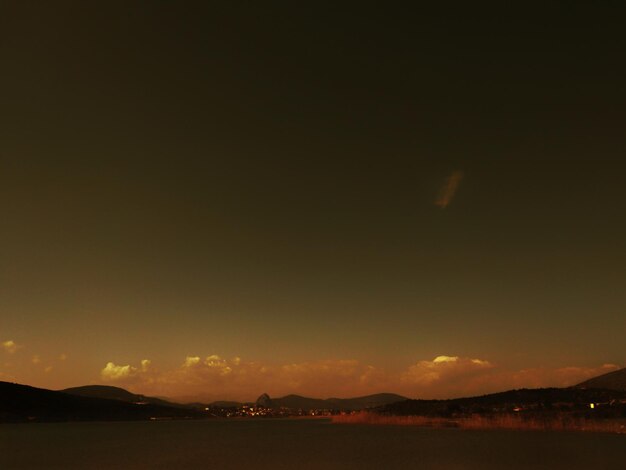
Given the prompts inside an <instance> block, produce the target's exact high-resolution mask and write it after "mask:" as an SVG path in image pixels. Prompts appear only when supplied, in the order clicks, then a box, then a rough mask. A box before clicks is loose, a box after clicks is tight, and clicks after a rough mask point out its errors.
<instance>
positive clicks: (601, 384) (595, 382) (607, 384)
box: [576, 367, 626, 390]
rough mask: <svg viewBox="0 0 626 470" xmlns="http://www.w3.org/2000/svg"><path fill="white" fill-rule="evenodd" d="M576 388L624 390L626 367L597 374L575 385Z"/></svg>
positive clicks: (625, 387)
mask: <svg viewBox="0 0 626 470" xmlns="http://www.w3.org/2000/svg"><path fill="white" fill-rule="evenodd" d="M576 387H577V388H603V389H607V390H626V367H624V368H623V369H620V370H616V371H613V372H609V373H607V374H603V375H599V376H597V377H594V378H592V379H589V380H585V381H584V382H581V383H579V384H578V385H576Z"/></svg>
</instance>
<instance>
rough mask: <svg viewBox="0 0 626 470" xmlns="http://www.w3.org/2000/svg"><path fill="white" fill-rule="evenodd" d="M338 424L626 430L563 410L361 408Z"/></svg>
mask: <svg viewBox="0 0 626 470" xmlns="http://www.w3.org/2000/svg"><path fill="white" fill-rule="evenodd" d="M332 422H333V423H339V424H387V425H399V426H421V427H433V428H449V427H455V428H461V429H516V430H528V431H591V432H612V433H622V434H626V420H623V419H602V420H600V419H599V420H595V419H594V420H591V419H585V418H575V417H572V416H568V415H567V414H561V415H556V416H549V417H546V416H538V415H533V416H524V415H520V414H509V413H506V414H497V415H492V416H482V415H472V416H467V417H461V418H438V417H427V416H388V415H380V414H376V413H368V412H361V413H356V414H351V415H337V416H333V417H332Z"/></svg>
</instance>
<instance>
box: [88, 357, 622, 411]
mask: <svg viewBox="0 0 626 470" xmlns="http://www.w3.org/2000/svg"><path fill="white" fill-rule="evenodd" d="M618 368H619V367H618V366H616V365H613V364H605V365H603V366H600V367H595V368H594V367H588V368H585V367H562V368H556V369H551V368H531V369H523V370H507V369H505V368H503V367H501V366H497V365H494V364H493V363H491V362H490V361H488V360H486V359H479V358H470V357H459V356H447V355H440V356H437V357H435V358H434V359H431V360H421V361H418V362H416V363H414V364H412V365H410V366H408V367H407V368H405V369H404V370H401V371H399V372H390V371H387V370H384V369H383V368H380V367H375V366H372V365H369V364H364V363H362V362H360V361H357V360H354V359H326V360H317V361H306V362H298V363H288V364H279V365H276V364H262V363H260V362H254V361H246V360H243V359H241V358H240V357H234V358H232V359H225V358H222V357H220V356H218V355H216V354H211V355H209V356H205V357H201V356H188V357H186V358H185V359H184V360H183V361H182V362H181V364H180V365H179V366H178V367H176V368H174V369H170V370H164V371H161V370H158V369H156V368H154V367H153V366H152V364H151V361H150V360H148V359H144V360H142V361H141V362H140V363H139V364H138V365H137V366H133V365H130V364H127V365H116V364H115V363H113V362H108V363H107V364H106V366H105V367H104V368H103V369H102V370H101V372H100V376H101V378H102V380H104V381H105V382H109V383H117V384H119V385H122V386H130V387H132V388H133V390H134V391H136V392H138V393H143V394H146V395H160V396H161V395H162V396H169V397H179V398H183V397H184V398H185V399H201V400H217V399H229V400H253V399H255V398H256V397H257V396H258V395H260V394H261V393H263V392H267V393H269V394H270V396H282V395H286V394H289V393H296V394H303V395H308V396H316V397H332V396H335V397H347V396H358V395H367V394H371V393H377V392H383V391H390V392H396V393H400V394H403V395H406V396H408V397H414V398H445V397H455V396H468V395H474V394H483V393H490V392H496V391H502V390H507V389H512V388H522V387H547V386H569V385H574V384H576V383H578V382H581V381H583V380H585V379H587V378H590V377H593V376H596V375H600V374H603V373H606V372H610V371H612V370H616V369H618Z"/></svg>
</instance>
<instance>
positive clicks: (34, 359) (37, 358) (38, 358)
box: [31, 354, 41, 364]
mask: <svg viewBox="0 0 626 470" xmlns="http://www.w3.org/2000/svg"><path fill="white" fill-rule="evenodd" d="M31 362H32V363H33V364H39V363H40V362H41V358H40V357H39V355H37V354H35V355H34V356H33V358H32V359H31Z"/></svg>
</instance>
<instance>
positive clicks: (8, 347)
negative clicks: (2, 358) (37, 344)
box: [2, 339, 21, 354]
mask: <svg viewBox="0 0 626 470" xmlns="http://www.w3.org/2000/svg"><path fill="white" fill-rule="evenodd" d="M20 347H21V346H19V345H18V344H17V343H16V342H15V341H13V340H11V339H9V340H7V341H4V342H3V343H2V348H3V349H4V350H5V351H6V352H8V353H9V354H15V352H16V351H17V350H18V349H19V348H20Z"/></svg>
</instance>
